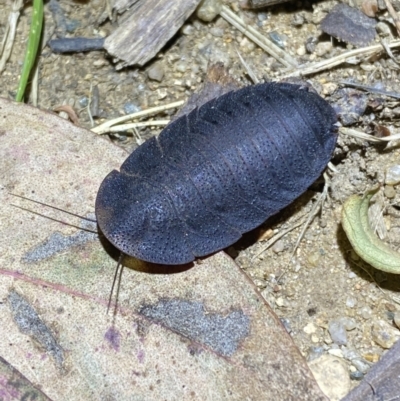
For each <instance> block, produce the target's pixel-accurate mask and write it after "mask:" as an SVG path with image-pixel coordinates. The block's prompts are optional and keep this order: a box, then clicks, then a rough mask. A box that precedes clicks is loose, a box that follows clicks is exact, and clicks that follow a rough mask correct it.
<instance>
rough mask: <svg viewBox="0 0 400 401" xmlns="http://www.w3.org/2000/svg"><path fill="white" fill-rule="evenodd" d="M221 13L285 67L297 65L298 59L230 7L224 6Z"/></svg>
mask: <svg viewBox="0 0 400 401" xmlns="http://www.w3.org/2000/svg"><path fill="white" fill-rule="evenodd" d="M220 15H221V17H222V18H224V19H225V20H226V21H228V22H229V23H230V24H231V25H233V26H234V27H235V28H236V29H238V30H239V31H240V32H242V33H243V34H244V35H246V36H247V37H248V38H249V39H250V40H252V41H253V42H254V43H256V44H257V45H258V46H260V47H261V48H262V49H263V50H265V51H266V52H267V53H268V54H270V55H271V56H272V57H274V58H275V59H276V60H277V61H279V62H280V63H281V64H283V65H284V66H285V67H296V66H297V62H296V60H295V59H294V58H293V57H292V56H290V55H289V54H288V53H286V52H285V51H284V50H282V49H281V48H280V47H278V46H277V45H276V44H275V43H273V42H272V41H270V40H269V39H267V38H266V37H265V36H264V35H262V34H261V33H260V32H258V31H257V30H256V29H255V28H253V27H251V26H249V25H247V24H246V23H245V22H244V21H243V20H242V19H241V18H240V17H238V16H237V15H236V14H235V13H234V12H232V11H231V10H230V9H229V8H228V7H226V6H222V9H221V12H220Z"/></svg>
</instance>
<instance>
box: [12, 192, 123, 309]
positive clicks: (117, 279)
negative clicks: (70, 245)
mask: <svg viewBox="0 0 400 401" xmlns="http://www.w3.org/2000/svg"><path fill="white" fill-rule="evenodd" d="M9 194H10V195H12V196H16V197H17V198H21V199H24V200H27V201H29V202H33V203H36V204H38V205H42V206H46V207H48V208H50V209H53V210H58V211H60V212H63V213H66V214H69V215H71V216H74V217H79V218H80V219H83V220H86V221H89V222H92V223H97V220H96V219H91V218H89V217H85V216H81V215H79V214H76V213H73V212H69V211H67V210H64V209H61V208H59V207H56V206H53V205H49V204H48V203H44V202H40V201H37V200H35V199H32V198H28V197H27V196H22V195H17V194H13V193H11V192H10V193H9ZM11 206H14V207H16V208H18V209H21V210H23V211H25V212H29V213H33V214H36V215H37V216H40V217H43V218H45V219H48V220H52V221H55V222H57V223H61V224H64V225H67V226H70V227H74V228H77V229H79V230H83V231H87V232H90V233H94V234H99V232H98V231H95V230H90V229H89V228H85V227H81V226H77V225H75V224H71V223H67V222H65V221H62V220H58V219H55V218H53V217H50V216H47V215H45V214H42V213H39V212H35V211H34V210H31V209H28V208H25V207H22V206H18V205H14V204H11ZM123 257H124V254H123V253H122V252H121V254H120V256H119V259H118V263H117V267H116V269H115V273H114V279H113V283H112V286H111V291H110V297H109V299H108V305H107V314H108V313H109V310H110V306H111V301H112V296H113V293H114V288H115V284H116V283H117V292H116V296H115V304H114V312H113V315H114V316H115V315H116V312H117V306H118V297H119V289H120V287H121V279H122V272H123V270H124V266H123V264H122V261H123ZM118 273H119V274H118Z"/></svg>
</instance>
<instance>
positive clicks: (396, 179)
mask: <svg viewBox="0 0 400 401" xmlns="http://www.w3.org/2000/svg"><path fill="white" fill-rule="evenodd" d="M398 183H400V165H399V164H395V165H393V166H390V167H389V168H388V169H387V170H386V177H385V184H386V185H397V184H398Z"/></svg>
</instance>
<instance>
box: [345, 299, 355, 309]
mask: <svg viewBox="0 0 400 401" xmlns="http://www.w3.org/2000/svg"><path fill="white" fill-rule="evenodd" d="M356 305H357V299H356V298H353V297H349V298H347V299H346V306H347V307H348V308H354V307H355V306H356Z"/></svg>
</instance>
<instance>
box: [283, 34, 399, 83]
mask: <svg viewBox="0 0 400 401" xmlns="http://www.w3.org/2000/svg"><path fill="white" fill-rule="evenodd" d="M387 46H388V47H389V48H390V49H394V48H396V47H399V46H400V40H395V41H393V42H391V43H388V45H387ZM382 50H383V51H384V50H385V48H384V46H382V45H381V44H380V45H373V46H368V47H362V48H360V49H354V50H351V51H348V52H345V53H343V54H340V55H339V56H336V57H332V58H330V59H328V60H323V61H320V62H318V63H314V64H308V65H305V66H300V67H298V68H297V69H296V70H293V71H291V72H289V73H287V74H284V75H282V76H281V77H280V78H287V77H298V76H304V75H311V74H315V73H317V72H321V71H325V70H329V69H331V68H333V67H336V66H338V65H340V64H343V63H345V62H347V60H349V59H350V58H354V57H356V56H363V57H360V60H359V62H361V61H362V60H363V59H365V58H366V57H369V56H372V55H373V54H374V53H377V52H380V51H382Z"/></svg>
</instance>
